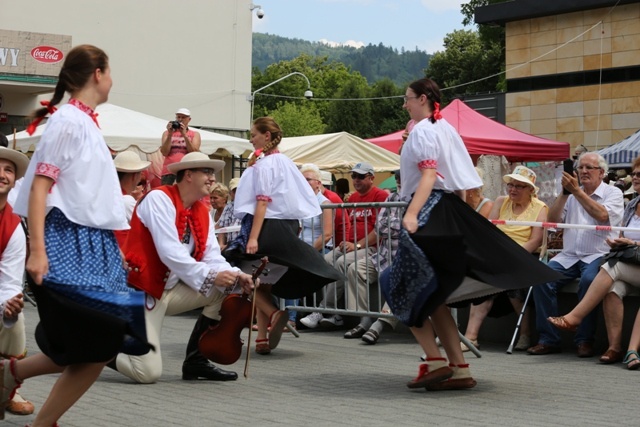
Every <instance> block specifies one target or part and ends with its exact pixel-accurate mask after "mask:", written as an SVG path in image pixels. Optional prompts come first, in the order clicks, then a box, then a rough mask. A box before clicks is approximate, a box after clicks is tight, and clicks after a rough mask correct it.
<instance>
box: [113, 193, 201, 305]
mask: <svg viewBox="0 0 640 427" xmlns="http://www.w3.org/2000/svg"><path fill="white" fill-rule="evenodd" d="M155 190H160V191H163V192H164V193H165V194H166V195H168V196H169V198H170V199H171V201H172V202H173V205H174V206H175V207H176V228H177V230H178V239H179V240H180V241H182V237H183V236H184V232H185V230H186V228H187V224H188V225H189V228H190V230H191V236H192V239H194V241H195V248H194V252H193V254H192V255H191V256H192V257H193V258H194V259H195V260H196V261H200V260H202V256H203V255H204V250H205V248H206V246H207V236H208V235H209V211H208V210H207V208H206V206H205V205H204V203H202V202H201V201H199V200H198V201H197V202H195V203H194V204H193V205H192V206H191V209H185V208H184V205H183V204H182V200H181V199H180V191H179V189H178V186H177V185H163V186H161V187H157V188H155V189H154V190H153V191H155ZM143 201H144V199H142V200H140V203H142V202H143ZM140 203H138V205H136V208H135V209H134V211H133V216H132V217H131V230H130V231H129V236H128V238H127V242H126V243H125V247H124V251H123V252H124V254H125V259H126V260H127V264H128V265H129V267H128V268H129V279H128V282H129V283H130V284H131V285H133V286H134V287H136V288H137V289H140V290H141V291H144V292H146V293H148V294H149V295H151V296H152V297H154V298H157V299H160V298H161V297H162V292H164V286H165V283H166V282H167V278H168V277H169V274H170V271H169V268H168V267H167V266H166V265H164V264H163V263H162V261H161V260H160V256H159V255H158V252H157V250H156V247H155V245H154V244H153V238H152V237H151V232H150V231H149V229H148V228H147V227H145V226H144V224H143V223H142V222H141V221H140V218H138V214H137V210H138V206H139V205H140ZM163 214H164V212H156V215H163Z"/></svg>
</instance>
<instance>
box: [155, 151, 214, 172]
mask: <svg viewBox="0 0 640 427" xmlns="http://www.w3.org/2000/svg"><path fill="white" fill-rule="evenodd" d="M198 168H207V169H213V170H214V171H215V172H216V173H218V172H220V171H221V170H222V169H223V168H224V162H223V161H222V160H214V159H210V158H209V156H207V155H206V154H204V153H201V152H199V151H193V152H191V153H188V154H185V156H184V157H183V158H182V159H181V160H180V161H179V162H176V163H172V164H170V165H169V166H167V169H169V172H171V173H176V172H178V171H181V170H184V169H198Z"/></svg>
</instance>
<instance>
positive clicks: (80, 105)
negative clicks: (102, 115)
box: [69, 98, 100, 129]
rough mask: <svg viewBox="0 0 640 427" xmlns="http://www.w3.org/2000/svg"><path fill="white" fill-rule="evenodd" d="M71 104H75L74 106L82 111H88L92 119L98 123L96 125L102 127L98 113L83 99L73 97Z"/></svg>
mask: <svg viewBox="0 0 640 427" xmlns="http://www.w3.org/2000/svg"><path fill="white" fill-rule="evenodd" d="M69 104H71V105H73V106H74V107H76V108H78V109H79V110H80V111H82V112H84V113H87V114H88V115H89V117H91V120H93V122H94V123H95V124H96V126H98V129H100V124H99V123H98V113H96V112H95V111H94V110H93V108H91V107H89V106H88V105H87V104H85V103H84V102H82V101H78V100H77V99H75V98H71V99H70V100H69Z"/></svg>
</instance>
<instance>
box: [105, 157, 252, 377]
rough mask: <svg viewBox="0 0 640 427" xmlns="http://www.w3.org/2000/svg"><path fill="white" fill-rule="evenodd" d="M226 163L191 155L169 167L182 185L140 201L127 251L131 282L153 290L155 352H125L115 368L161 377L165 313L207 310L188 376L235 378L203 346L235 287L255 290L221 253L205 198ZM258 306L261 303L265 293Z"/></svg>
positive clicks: (149, 313) (190, 350)
mask: <svg viewBox="0 0 640 427" xmlns="http://www.w3.org/2000/svg"><path fill="white" fill-rule="evenodd" d="M223 167H224V162H223V161H221V160H211V159H209V157H208V156H207V155H206V154H203V153H200V152H192V153H189V154H187V155H185V156H184V157H183V158H182V160H180V161H179V162H177V163H174V164H172V165H169V170H170V171H171V173H175V174H176V184H174V185H167V186H160V187H157V188H155V189H153V190H151V191H150V192H149V193H147V195H146V196H145V197H144V198H143V199H141V200H140V201H139V202H138V204H137V206H136V208H135V210H134V212H133V217H132V218H131V230H130V232H129V237H128V239H127V243H126V245H125V249H124V253H125V258H126V261H127V263H128V269H129V283H130V284H131V285H133V286H134V287H136V288H138V289H141V290H143V291H144V292H146V294H147V296H146V305H147V310H146V325H147V337H148V339H149V342H150V343H152V344H153V345H154V346H155V349H156V350H155V351H152V352H149V353H148V354H146V355H144V356H141V357H131V356H128V355H125V354H120V355H118V357H117V359H116V363H115V367H116V369H117V370H118V371H119V372H121V373H123V374H124V375H126V376H128V377H130V378H132V379H133V380H135V381H137V382H140V383H151V382H154V381H156V380H157V379H158V378H159V377H160V375H161V374H162V357H161V353H160V333H161V328H162V321H163V319H164V316H165V315H174V314H180V313H184V312H187V311H191V310H194V309H198V308H203V310H202V314H201V315H200V317H199V318H198V320H197V322H196V324H195V327H194V329H193V332H192V334H191V337H190V339H189V342H188V344H187V355H186V358H185V361H184V363H183V365H182V378H183V379H184V380H196V379H201V378H202V379H207V380H213V381H232V380H235V379H237V377H238V375H237V374H236V373H235V372H231V371H225V370H222V369H220V368H218V367H216V366H215V365H213V364H212V363H211V362H210V361H208V360H207V359H206V358H205V357H204V356H203V355H202V354H201V353H200V351H199V350H198V340H199V338H200V336H201V335H202V333H203V332H205V331H206V330H207V329H208V327H209V326H211V325H214V324H216V323H217V321H218V319H219V310H220V304H221V303H222V300H223V299H224V297H225V296H226V294H227V293H228V292H230V291H239V290H240V289H242V290H244V291H245V292H250V291H251V289H252V288H253V284H252V280H251V276H250V275H248V274H245V273H242V272H241V271H240V270H239V269H238V268H234V267H231V265H229V264H228V263H227V262H226V260H225V259H224V258H223V257H222V256H221V255H220V246H219V245H218V240H217V238H216V235H215V227H214V224H213V220H212V218H211V215H209V212H208V209H207V208H206V206H205V205H204V203H203V202H202V201H201V200H200V199H201V198H202V197H203V196H206V195H208V194H209V189H210V188H211V186H213V184H214V183H215V181H216V179H215V173H216V172H219V171H220V170H221V169H222V168H223ZM256 304H258V305H260V304H261V300H260V298H258V299H257V300H256Z"/></svg>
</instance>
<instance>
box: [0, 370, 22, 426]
mask: <svg viewBox="0 0 640 427" xmlns="http://www.w3.org/2000/svg"><path fill="white" fill-rule="evenodd" d="M15 363H16V359H15V358H11V359H5V360H0V420H4V411H5V409H6V408H7V406H8V405H9V403H10V402H11V399H13V396H14V395H15V393H16V390H17V389H18V388H19V387H20V384H22V381H19V380H17V379H16V375H15Z"/></svg>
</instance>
